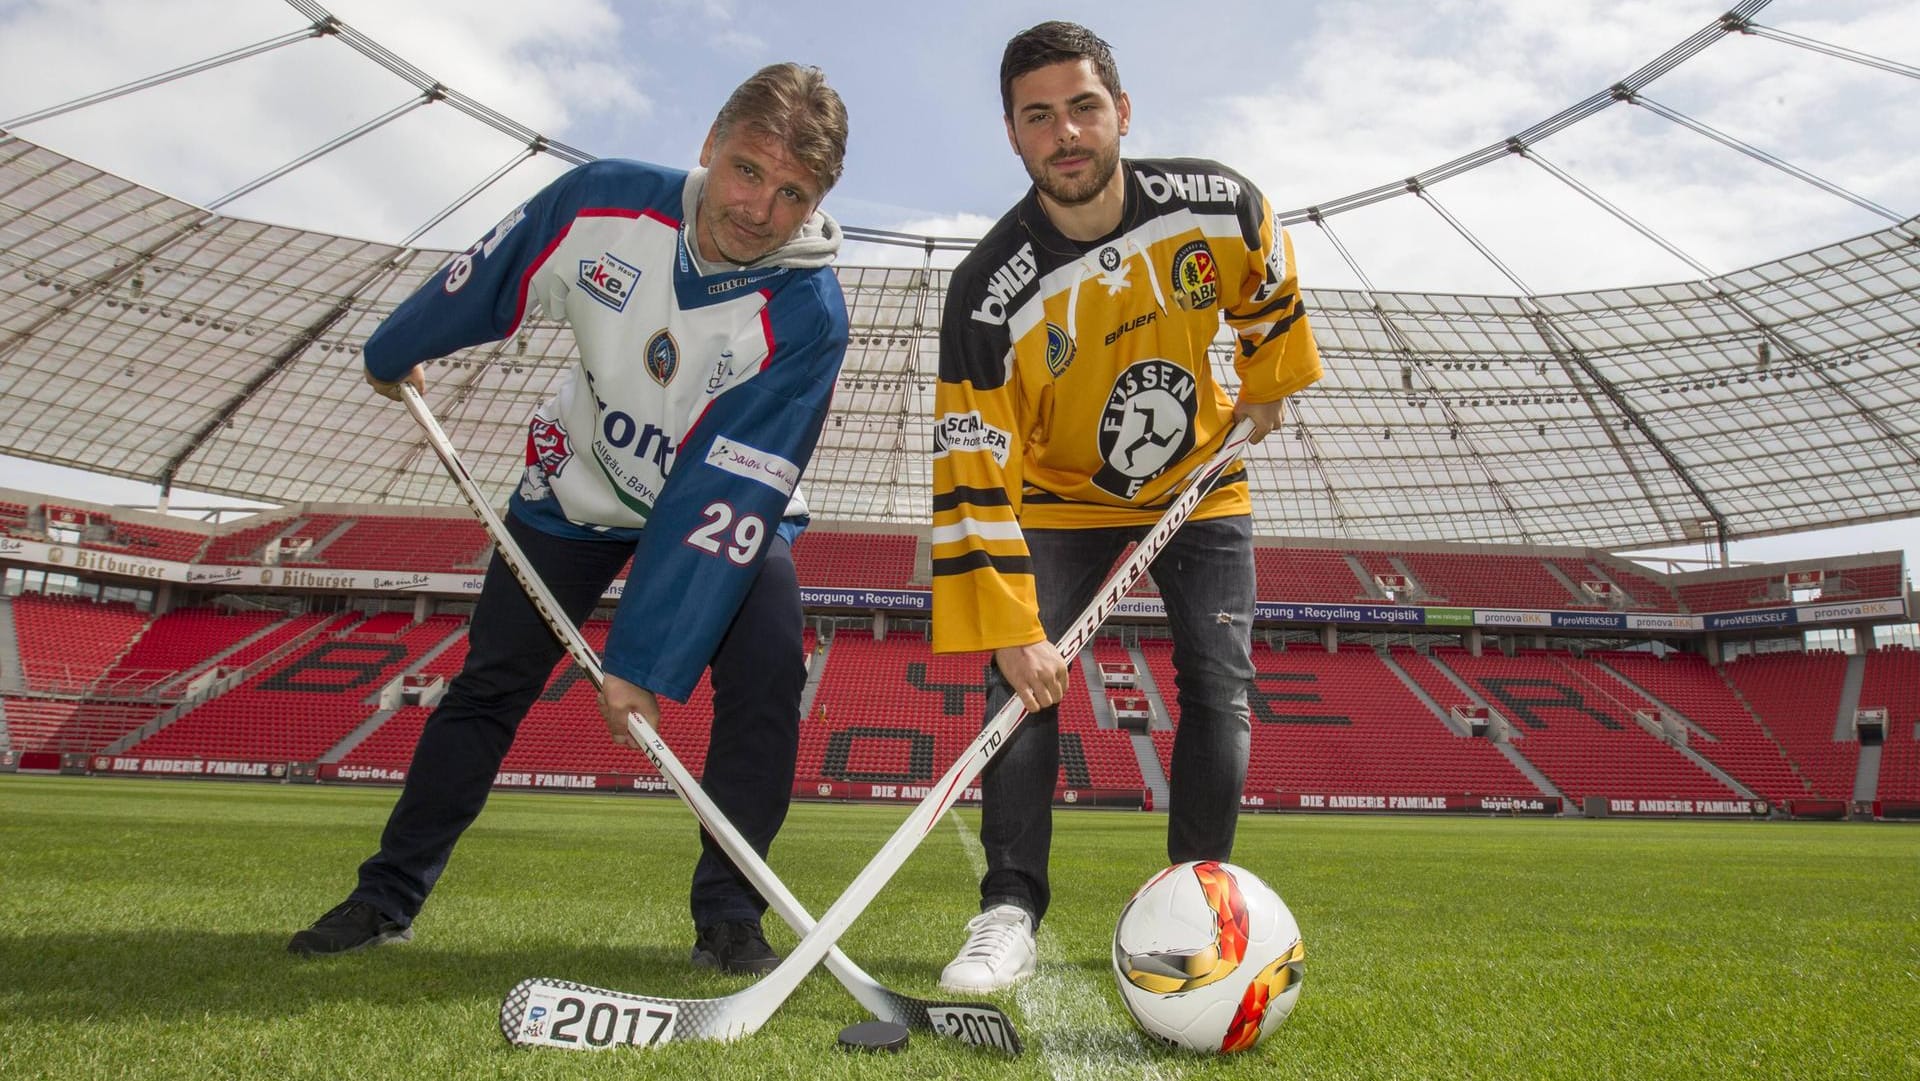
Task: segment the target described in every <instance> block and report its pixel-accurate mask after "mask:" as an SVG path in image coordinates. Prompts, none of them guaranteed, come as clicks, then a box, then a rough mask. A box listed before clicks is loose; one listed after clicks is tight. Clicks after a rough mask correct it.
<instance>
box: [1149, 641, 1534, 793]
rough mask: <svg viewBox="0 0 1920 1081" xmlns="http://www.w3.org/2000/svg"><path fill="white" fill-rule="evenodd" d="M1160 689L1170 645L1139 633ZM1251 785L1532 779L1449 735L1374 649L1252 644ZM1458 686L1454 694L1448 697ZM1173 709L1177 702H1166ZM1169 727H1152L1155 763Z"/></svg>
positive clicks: (1480, 743) (1168, 754)
mask: <svg viewBox="0 0 1920 1081" xmlns="http://www.w3.org/2000/svg"><path fill="white" fill-rule="evenodd" d="M1140 649H1141V653H1142V654H1143V655H1145V656H1146V658H1147V663H1148V667H1149V668H1150V669H1151V671H1152V672H1153V679H1154V682H1155V683H1156V684H1157V685H1158V686H1159V688H1160V692H1161V695H1162V697H1163V698H1166V697H1172V695H1171V692H1172V689H1173V687H1174V670H1173V646H1172V643H1171V642H1167V641H1164V640H1148V641H1145V642H1142V643H1141V646H1140ZM1253 661H1254V671H1255V673H1256V675H1255V677H1254V693H1253V696H1252V701H1251V713H1252V719H1253V743H1252V749H1251V752H1250V754H1249V758H1248V765H1247V788H1248V789H1249V790H1250V791H1278V792H1305V793H1321V794H1350V793H1353V794H1378V795H1428V796H1441V795H1507V796H1514V795H1531V794H1533V793H1534V791H1535V790H1534V786H1533V783H1532V782H1531V781H1529V780H1527V779H1526V777H1525V775H1523V774H1522V773H1520V771H1519V770H1517V769H1515V768H1514V767H1513V764H1512V763H1510V762H1508V761H1507V760H1506V758H1505V757H1503V756H1502V755H1501V754H1500V752H1499V751H1498V750H1497V749H1496V748H1495V747H1494V746H1493V745H1492V744H1490V743H1488V742H1487V741H1486V740H1484V739H1473V738H1470V737H1466V736H1457V735H1455V734H1454V733H1453V731H1452V730H1451V729H1449V728H1448V727H1447V726H1446V725H1445V723H1443V722H1442V721H1441V720H1440V718H1439V717H1437V716H1435V715H1434V713H1433V711H1432V710H1431V709H1428V708H1427V706H1426V704H1425V703H1423V702H1421V701H1420V699H1419V698H1417V697H1415V695H1414V694H1413V692H1411V691H1409V690H1408V689H1407V687H1406V685H1405V684H1404V683H1402V682H1400V680H1399V678H1398V677H1397V676H1395V675H1394V674H1393V671H1392V670H1391V669H1389V668H1388V667H1387V666H1386V665H1385V664H1384V663H1382V662H1381V660H1380V657H1379V656H1378V655H1377V654H1375V653H1374V652H1373V651H1372V650H1363V649H1348V650H1342V651H1340V652H1338V653H1327V652H1325V651H1323V650H1321V649H1320V648H1318V647H1316V646H1307V647H1295V648H1292V649H1288V650H1285V651H1280V650H1273V649H1269V648H1267V647H1266V646H1265V645H1263V644H1258V643H1256V644H1255V647H1254V657H1253ZM1457 697H1458V696H1457V695H1456V698H1457ZM1169 705H1170V706H1172V709H1173V712H1174V713H1175V714H1176V715H1177V714H1178V707H1177V705H1172V703H1169ZM1173 738H1174V733H1171V732H1155V733H1154V749H1155V751H1156V753H1158V754H1159V756H1160V762H1161V768H1162V769H1163V770H1166V769H1169V768H1171V763H1172V749H1173Z"/></svg>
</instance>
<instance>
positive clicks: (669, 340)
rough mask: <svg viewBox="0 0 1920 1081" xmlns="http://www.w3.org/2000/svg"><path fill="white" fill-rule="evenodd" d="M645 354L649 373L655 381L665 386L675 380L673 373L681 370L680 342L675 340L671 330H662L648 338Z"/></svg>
mask: <svg viewBox="0 0 1920 1081" xmlns="http://www.w3.org/2000/svg"><path fill="white" fill-rule="evenodd" d="M645 356H646V361H647V374H648V375H651V376H653V381H654V382H656V383H658V384H660V385H661V386H663V387H664V386H666V385H667V384H668V383H671V382H673V374H674V373H675V372H677V371H679V370H680V343H679V342H676V341H674V340H673V334H672V333H671V332H669V331H666V330H661V331H658V332H656V333H655V334H654V336H653V337H651V338H648V339H647V348H646V350H645Z"/></svg>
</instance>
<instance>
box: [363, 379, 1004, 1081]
mask: <svg viewBox="0 0 1920 1081" xmlns="http://www.w3.org/2000/svg"><path fill="white" fill-rule="evenodd" d="M401 387H402V390H401V393H402V395H403V397H404V400H405V402H406V405H407V410H408V411H409V412H411V413H412V414H413V419H414V420H415V421H416V422H418V423H419V425H420V427H421V428H422V429H423V430H424V431H425V432H426V433H427V440H428V442H430V443H432V444H433V450H434V453H435V454H437V455H438V456H439V458H440V462H441V464H442V465H444V466H445V467H446V469H447V473H448V475H449V476H451V477H452V478H453V481H454V484H455V485H456V486H457V487H458V488H459V489H460V494H461V495H462V496H463V497H465V499H466V501H467V505H468V506H469V507H471V508H472V509H473V512H474V513H475V514H477V515H479V517H480V521H481V523H482V524H483V525H485V526H486V529H487V533H488V535H489V536H490V537H492V539H493V542H494V545H495V546H496V547H497V548H498V549H499V552H500V557H501V559H502V560H503V561H504V562H505V563H506V565H507V567H508V568H509V569H510V570H512V571H513V575H514V577H515V578H518V579H519V580H520V585H521V586H522V587H523V588H524V589H525V590H526V593H527V599H528V600H529V601H531V602H532V604H533V607H534V608H535V610H537V611H538V612H539V613H540V616H541V618H542V619H544V620H545V621H546V623H547V626H548V627H549V628H550V629H551V630H552V631H553V633H554V635H555V636H556V637H558V638H559V639H560V642H561V644H562V645H564V646H565V647H566V650H567V653H568V654H570V655H571V656H572V657H573V660H574V663H576V664H578V665H579V666H580V669H581V671H583V672H585V673H586V675H587V678H588V679H590V680H592V681H593V685H594V687H595V688H596V689H598V688H599V687H600V686H601V684H602V682H604V680H605V671H604V669H603V668H602V667H601V664H600V658H599V657H597V656H596V655H595V654H594V652H593V647H591V646H589V645H588V644H587V641H586V639H585V638H584V637H582V636H581V634H580V631H579V629H578V628H576V627H575V626H574V625H573V621H572V620H570V619H568V618H567V616H566V613H565V612H563V611H562V610H561V608H560V603H559V602H558V601H557V600H555V599H554V596H553V594H552V592H551V591H549V590H548V589H547V585H546V583H545V582H544V581H542V580H541V579H540V576H539V575H538V574H537V573H535V571H534V570H533V567H532V565H531V564H530V563H529V562H528V560H527V556H526V553H525V552H523V551H522V550H521V549H520V545H519V544H518V543H516V542H515V541H514V539H513V537H512V536H511V535H510V534H508V533H507V531H506V527H505V526H503V525H502V524H501V522H500V518H499V515H497V514H495V513H494V510H493V508H492V507H491V506H489V505H488V503H487V501H486V498H485V497H484V496H482V495H481V494H480V489H479V486H478V485H476V484H475V483H474V481H473V476H472V475H471V474H469V473H468V472H467V469H466V466H465V465H464V464H462V463H461V461H460V457H459V455H458V453H456V452H455V450H454V448H453V442H452V441H451V440H449V439H448V438H447V433H446V432H445V431H444V430H442V429H441V427H440V423H439V421H437V420H436V419H434V416H433V413H432V411H430V410H429V409H428V408H427V405H426V403H425V402H424V401H423V400H422V399H421V397H420V394H419V392H418V391H417V390H415V389H414V388H413V387H412V386H411V385H410V384H404V383H403V384H401ZM627 729H628V731H629V732H631V733H632V735H633V737H634V740H635V742H637V743H638V744H639V745H640V749H641V751H642V752H643V753H645V754H646V756H647V758H648V760H649V761H651V762H652V763H653V764H654V766H655V768H657V769H659V771H660V774H661V776H663V777H665V778H666V779H667V781H668V783H669V784H670V785H671V786H672V787H673V790H674V792H676V793H678V794H679V796H680V798H681V799H682V800H684V801H685V802H686V804H687V806H688V807H689V808H691V809H692V810H693V813H694V816H695V817H696V818H698V819H699V820H700V825H701V826H703V827H705V829H706V831H707V832H708V833H709V834H710V835H712V837H713V839H714V840H715V841H717V842H718V843H719V845H720V847H721V849H722V850H723V851H725V852H726V854H727V856H728V858H730V859H731V860H733V863H734V866H736V867H738V868H740V871H741V873H742V874H744V875H746V877H747V880H748V881H749V882H751V883H752V884H753V888H754V889H756V890H758V891H759V892H760V896H762V897H764V898H766V899H767V901H768V903H769V904H770V905H771V906H772V907H773V909H774V911H775V912H776V913H778V914H779V916H780V918H781V919H783V920H785V921H786V923H787V925H788V926H789V927H791V928H793V932H794V934H796V935H801V936H805V935H806V934H807V933H808V932H810V931H812V930H813V926H814V922H813V918H812V917H811V916H809V915H808V914H807V910H806V908H805V907H804V906H802V905H801V904H800V902H799V900H798V899H796V898H795V897H794V896H793V894H792V893H791V892H789V891H788V890H787V887H786V885H785V883H783V882H781V881H780V878H779V876H778V875H776V874H774V872H773V870H772V868H770V867H768V866H767V864H766V862H765V861H764V860H762V859H761V858H760V854H759V853H757V852H755V851H754V850H753V847H752V846H751V845H749V844H748V843H747V841H746V838H744V837H742V836H741V835H740V833H739V831H738V830H736V829H734V827H733V824H732V823H731V822H729V821H728V820H727V817H726V816H725V815H724V814H722V813H721V811H720V809H719V808H718V807H716V806H714V803H713V801H712V799H711V798H709V797H708V796H707V794H706V792H705V791H704V790H703V789H702V788H701V787H700V785H699V782H697V781H695V780H694V778H693V775H692V774H691V773H689V772H687V769H686V767H685V766H684V765H682V764H681V762H680V760H679V759H678V758H676V757H675V756H674V753H673V751H672V750H670V749H669V748H668V747H667V745H666V743H665V742H664V741H663V740H661V738H660V734H659V733H658V732H656V731H655V730H654V729H653V727H652V726H651V725H649V724H648V723H647V722H646V719H645V718H643V717H641V716H639V715H638V714H629V715H628V718H627ZM826 962H827V968H828V970H829V971H831V972H832V973H833V975H834V977H835V978H836V979H838V980H839V981H840V982H841V984H843V985H844V986H845V987H846V989H847V991H848V992H849V993H851V994H852V995H853V997H854V998H855V999H856V1000H857V1001H858V1002H859V1003H860V1004H861V1005H862V1006H865V1007H866V1008H867V1010H868V1011H869V1012H871V1013H872V1014H873V1015H874V1016H875V1017H878V1018H880V1019H881V1020H883V1021H894V1022H897V1023H899V1024H903V1025H906V1026H908V1027H910V1028H917V1029H920V1030H922V1031H926V1032H933V1033H937V1034H939V1035H942V1036H948V1037H951V1038H953V1039H956V1040H959V1041H961V1042H962V1043H968V1044H973V1045H976V1046H982V1047H993V1048H998V1049H1000V1050H1003V1051H1008V1052H1011V1053H1013V1054H1016V1055H1017V1054H1019V1053H1020V1037H1019V1034H1018V1033H1017V1032H1015V1030H1014V1027H1013V1022H1012V1021H1011V1020H1010V1019H1008V1017H1007V1016H1006V1014H1004V1013H1002V1012H1001V1011H1000V1009H999V1008H998V1007H996V1006H994V1005H992V1004H991V1003H986V1002H930V1001H925V1000H922V999H916V998H909V997H908V996H906V995H902V994H899V993H897V992H894V991H892V990H889V989H888V988H887V987H886V986H884V985H883V984H881V983H880V982H879V981H878V980H875V979H874V978H873V977H872V976H869V975H868V974H867V973H866V972H865V971H863V970H862V969H861V968H860V967H859V966H858V965H856V964H854V963H853V961H852V960H851V959H850V958H848V957H847V956H846V955H845V954H843V953H841V952H840V950H839V949H838V948H837V947H836V948H834V949H832V950H831V951H829V952H828V954H827V956H826ZM813 963H818V958H815V961H814V962H813ZM813 963H810V964H808V966H807V967H808V968H809V969H810V968H812V967H813ZM530 985H531V986H530ZM514 994H515V995H516V996H520V998H521V1004H520V1005H519V1006H518V1007H517V1008H516V1009H515V1010H514V1011H513V1016H512V1017H510V1015H509V1010H507V1009H504V1008H503V1009H502V1011H501V1015H500V1016H501V1020H500V1030H501V1032H502V1033H503V1034H505V1035H506V1037H507V1039H509V1040H512V1041H513V1042H515V1043H553V1044H555V1045H557V1046H562V1047H580V1046H586V1047H594V1046H606V1045H608V1044H609V1043H611V1042H616V1041H613V1040H611V1039H610V1038H609V1039H599V1037H601V1036H609V1037H610V1036H611V1035H612V1034H613V1033H614V1028H615V1026H614V1021H615V1020H616V1019H618V1020H621V1021H624V1022H627V1027H626V1028H625V1029H624V1030H623V1031H622V1032H621V1033H620V1035H622V1036H623V1037H626V1038H623V1039H621V1040H619V1041H617V1042H623V1043H631V1042H648V1041H645V1040H640V1039H635V1038H634V1037H638V1036H641V1035H642V1033H641V1032H640V1030H639V1025H640V1021H641V1019H642V1018H643V1017H645V1016H646V1013H645V1011H644V1009H643V1010H641V1011H640V1012H626V1013H622V1012H620V1011H621V1010H623V1009H625V1008H626V1006H627V1005H628V1003H627V1001H626V1000H628V999H630V998H631V996H625V995H622V994H621V993H620V992H618V991H603V990H599V989H596V988H591V987H584V986H582V985H579V984H568V983H560V982H556V981H533V980H529V981H525V982H523V983H522V984H521V985H520V987H518V988H515V992H514ZM609 1001H619V1002H620V1003H621V1006H620V1007H616V1009H615V1012H613V1013H607V1012H605V1011H604V1010H603V1009H602V1006H601V1004H602V1003H604V1002H609ZM508 1002H509V1005H510V1006H511V1005H512V1004H513V1003H514V998H513V997H509V999H508ZM540 1007H544V1008H546V1009H547V1010H549V1011H550V1015H546V1016H543V1015H538V1014H536V1013H535V1010H536V1009H538V1008H540ZM568 1011H575V1021H581V1022H583V1023H582V1024H580V1025H579V1026H578V1031H577V1032H574V1031H573V1030H572V1029H571V1028H570V1027H569V1025H568V1022H567V1021H566V1020H565V1017H564V1015H565V1014H566V1013H567V1012H568ZM599 1019H605V1024H601V1023H600V1020H599ZM542 1020H546V1021H547V1024H546V1025H545V1026H544V1027H542V1026H541V1025H540V1022H541V1021H542ZM687 1027H688V1030H689V1032H688V1036H681V1037H680V1038H682V1039H685V1038H688V1037H689V1036H697V1035H702V1034H704V1033H700V1032H698V1031H697V1029H698V1026H697V1025H691V1024H690V1025H688V1026H687ZM535 1029H541V1034H540V1035H539V1036H535V1035H532V1031H533V1030H535ZM569 1037H571V1039H570V1038H569Z"/></svg>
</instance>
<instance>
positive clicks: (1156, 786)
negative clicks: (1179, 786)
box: [1081, 645, 1173, 808]
mask: <svg viewBox="0 0 1920 1081" xmlns="http://www.w3.org/2000/svg"><path fill="white" fill-rule="evenodd" d="M1081 657H1082V658H1083V659H1085V660H1087V661H1088V662H1089V663H1090V664H1092V667H1093V672H1092V674H1091V675H1090V676H1089V677H1088V679H1087V687H1088V689H1089V691H1090V692H1091V693H1092V695H1093V697H1094V699H1095V700H1096V701H1095V704H1094V711H1095V712H1094V715H1095V716H1097V717H1100V718H1101V721H1100V724H1101V726H1102V727H1106V726H1108V725H1112V726H1113V727H1115V728H1118V727H1119V726H1120V725H1119V722H1118V721H1117V720H1115V719H1114V716H1113V707H1112V705H1111V704H1110V703H1108V701H1107V688H1106V685H1105V684H1106V680H1105V679H1104V677H1102V676H1101V675H1100V666H1099V664H1098V663H1094V662H1095V658H1094V656H1093V651H1092V650H1088V651H1087V652H1085V653H1083V654H1081ZM1127 659H1128V660H1129V661H1131V662H1133V675H1134V679H1136V680H1138V681H1139V683H1140V693H1141V694H1144V695H1145V696H1146V698H1147V714H1148V716H1147V728H1146V731H1144V732H1135V733H1133V757H1134V761H1135V762H1137V763H1138V764H1139V766H1140V781H1141V783H1142V784H1144V785H1146V786H1147V794H1148V798H1149V799H1151V800H1152V801H1153V803H1152V806H1154V807H1162V808H1164V807H1166V806H1167V801H1168V800H1170V799H1172V792H1173V789H1172V788H1171V787H1170V786H1169V785H1168V784H1167V771H1166V770H1164V769H1162V768H1161V767H1160V753H1159V752H1158V751H1157V750H1155V749H1154V746H1153V735H1152V733H1153V732H1154V731H1155V730H1159V731H1163V732H1171V731H1172V730H1173V707H1172V706H1169V705H1168V704H1167V702H1166V700H1165V699H1164V698H1162V697H1161V696H1160V687H1159V685H1158V684H1156V683H1154V681H1153V671H1152V670H1151V669H1150V668H1149V667H1148V665H1147V657H1146V654H1144V653H1142V652H1140V647H1139V646H1137V645H1134V646H1128V647H1127Z"/></svg>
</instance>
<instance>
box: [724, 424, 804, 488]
mask: <svg viewBox="0 0 1920 1081" xmlns="http://www.w3.org/2000/svg"><path fill="white" fill-rule="evenodd" d="M707 464H708V465H710V466H713V467H715V468H717V469H724V470H726V471H727V472H729V473H732V474H733V475H734V476H736V477H745V478H747V479H748V480H752V481H759V482H760V483H761V484H764V485H766V486H767V487H769V488H772V489H773V490H774V491H776V492H779V493H780V494H781V495H787V496H790V495H792V494H793V489H794V486H795V485H797V484H799V483H800V467H799V466H797V465H795V464H793V463H792V462H789V461H787V460H786V459H785V458H782V457H780V456H779V455H778V454H774V453H772V452H770V451H764V450H759V449H757V448H754V447H750V446H748V445H747V444H745V443H742V442H740V441H739V440H738V439H734V438H733V437H731V436H727V435H722V436H720V437H719V438H717V439H715V440H714V441H713V446H712V447H710V448H709V449H708V450H707Z"/></svg>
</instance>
